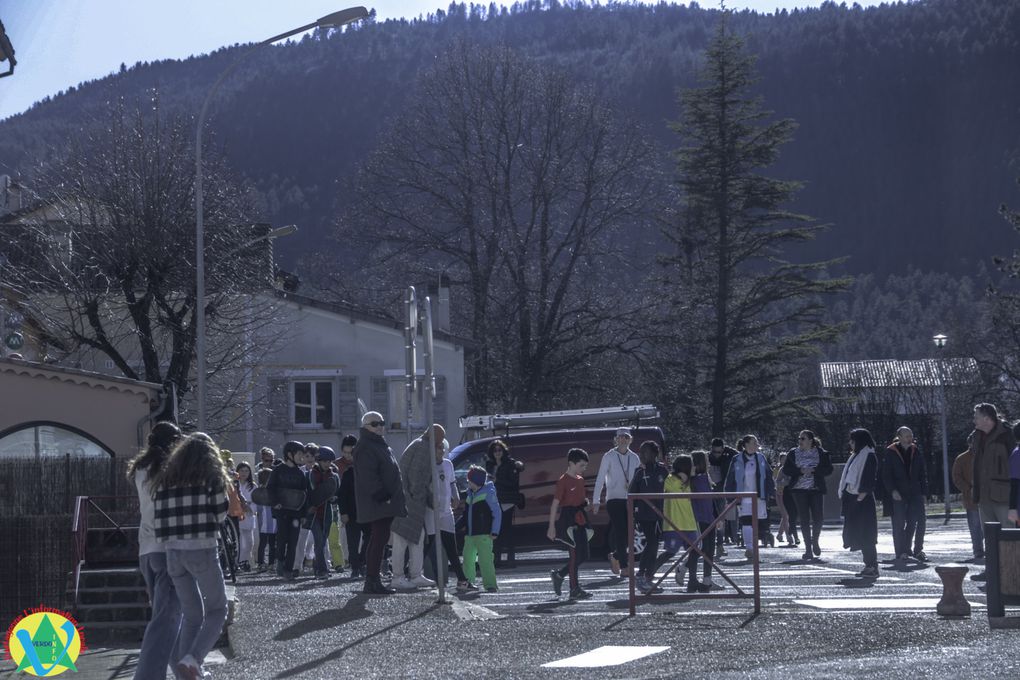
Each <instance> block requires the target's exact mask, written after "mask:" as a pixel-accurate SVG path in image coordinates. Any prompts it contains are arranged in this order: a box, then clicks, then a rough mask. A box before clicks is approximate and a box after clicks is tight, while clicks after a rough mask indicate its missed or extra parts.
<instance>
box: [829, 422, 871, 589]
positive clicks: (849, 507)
mask: <svg viewBox="0 0 1020 680" xmlns="http://www.w3.org/2000/svg"><path fill="white" fill-rule="evenodd" d="M850 451H851V453H850V459H849V460H847V462H846V465H845V466H843V474H842V475H841V476H840V478H839V491H838V495H839V498H840V503H841V507H842V513H843V547H844V548H847V549H848V550H850V551H851V552H854V551H857V550H860V551H861V557H862V558H863V560H864V569H863V570H862V571H861V572H860V573H858V574H857V575H858V576H860V577H862V578H866V579H875V578H878V550H877V548H876V546H877V544H878V514H877V510H876V507H875V487H876V481H877V479H878V474H879V468H878V455H877V454H876V453H875V440H874V438H872V436H871V433H870V432H868V431H867V430H865V429H863V428H859V429H856V430H853V431H852V432H850Z"/></svg>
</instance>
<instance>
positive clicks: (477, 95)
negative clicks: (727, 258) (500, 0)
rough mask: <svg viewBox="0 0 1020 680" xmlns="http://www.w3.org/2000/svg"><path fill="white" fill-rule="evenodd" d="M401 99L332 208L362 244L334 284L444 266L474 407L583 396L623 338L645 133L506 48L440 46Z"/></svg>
mask: <svg viewBox="0 0 1020 680" xmlns="http://www.w3.org/2000/svg"><path fill="white" fill-rule="evenodd" d="M407 111H408V113H406V114H405V115H403V116H401V117H400V118H399V119H398V120H397V122H396V124H395V125H394V126H393V128H392V130H391V132H390V134H389V136H388V137H387V138H386V140H385V141H384V143H383V144H382V146H381V148H379V149H378V150H377V152H376V153H375V154H374V155H373V157H372V158H371V159H370V161H369V162H368V163H367V164H366V166H365V167H364V168H363V170H362V173H361V175H360V178H359V185H358V187H357V199H356V202H355V205H354V206H353V208H352V210H351V212H350V214H348V215H347V216H346V217H345V218H344V219H343V220H342V221H341V224H340V232H339V233H340V237H341V240H343V241H355V242H359V243H361V244H362V247H363V248H365V249H366V250H367V251H368V252H369V253H370V254H369V256H368V257H367V258H366V259H365V260H364V261H363V262H362V263H361V266H362V269H361V270H360V271H353V272H348V279H347V282H348V283H349V282H350V281H351V280H352V279H361V280H367V278H365V277H372V275H371V274H366V272H367V271H374V272H376V273H378V272H379V270H380V269H382V270H385V271H387V272H388V273H390V274H395V275H396V276H395V277H394V276H390V277H389V278H390V280H391V281H392V280H393V278H400V277H403V283H405V284H406V283H407V282H409V281H410V282H413V281H420V280H427V279H430V278H434V277H436V276H437V275H438V274H440V273H445V274H446V275H447V276H448V277H449V278H450V279H451V281H452V284H453V287H454V295H455V296H456V297H455V299H456V300H459V301H462V302H463V303H464V307H465V309H466V313H465V314H464V316H463V321H462V324H461V325H460V326H459V328H458V330H461V331H462V332H463V333H464V334H466V335H467V336H468V337H469V338H471V339H473V340H474V341H475V343H476V350H475V351H474V352H473V353H472V355H471V357H470V358H469V361H470V364H469V400H470V402H471V403H472V405H473V407H474V408H476V409H482V410H490V409H493V410H498V409H530V408H542V407H550V406H553V405H556V404H559V403H567V402H570V403H575V404H576V403H578V400H581V401H585V400H587V401H591V400H592V399H595V400H598V398H599V397H598V396H593V394H592V393H591V392H590V391H587V389H589V388H591V387H597V386H596V385H593V384H588V383H587V381H586V380H585V378H586V376H587V374H588V372H589V369H590V368H591V367H592V365H593V364H594V363H595V362H596V361H597V360H598V359H600V358H604V357H606V356H607V355H608V356H612V355H613V354H614V353H618V352H627V351H629V350H630V349H631V348H632V347H633V345H634V344H635V343H636V342H637V339H638V335H637V333H636V331H635V330H634V326H633V324H632V323H631V322H630V319H629V317H628V312H629V310H631V309H633V307H634V306H635V303H636V300H635V298H636V297H637V296H635V295H634V294H633V288H632V286H631V285H630V284H631V281H632V278H633V277H632V274H630V273H629V272H630V271H632V268H633V265H629V264H628V262H627V260H628V257H629V256H630V254H631V253H630V250H628V246H627V245H626V241H625V239H624V236H625V234H624V232H625V230H627V229H628V228H635V227H636V226H637V225H638V223H639V222H640V221H641V220H643V219H645V212H646V210H647V207H648V203H649V200H650V197H651V193H652V192H651V186H652V181H651V176H652V175H651V173H650V172H649V169H648V164H649V159H650V155H651V150H650V147H649V146H648V145H647V144H646V143H645V142H644V140H643V139H642V137H641V135H640V133H639V131H638V130H636V129H635V128H634V126H632V125H629V124H627V123H625V122H623V121H619V120H616V119H614V117H613V116H612V115H611V114H610V112H609V111H608V109H607V108H606V106H604V105H603V104H602V103H601V102H600V101H599V99H598V97H596V96H595V95H594V94H593V93H592V92H591V91H590V90H589V89H586V88H583V87H579V86H577V85H575V84H574V83H572V82H570V81H569V80H568V79H567V77H566V76H565V75H563V74H560V73H558V72H555V71H552V70H549V69H547V68H543V67H540V66H539V65H537V64H535V63H532V62H529V61H527V60H524V59H522V58H520V57H518V56H517V55H516V54H515V53H514V52H513V51H511V50H510V49H507V48H479V47H472V46H468V45H465V44H461V45H458V46H456V47H455V48H453V49H452V50H451V51H450V52H448V53H447V54H444V55H443V56H441V57H440V58H439V59H438V61H437V63H436V65H435V66H434V67H433V68H432V69H431V70H430V71H429V72H428V73H426V74H425V75H424V76H423V77H422V79H421V83H420V89H419V91H418V93H417V96H416V97H415V98H414V100H413V101H412V103H411V104H410V105H409V106H408V109H407ZM383 278H385V277H383ZM372 280H373V281H376V280H377V277H372ZM596 394H597V393H596Z"/></svg>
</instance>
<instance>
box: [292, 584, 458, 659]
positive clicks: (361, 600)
mask: <svg viewBox="0 0 1020 680" xmlns="http://www.w3.org/2000/svg"><path fill="white" fill-rule="evenodd" d="M367 600H368V598H367V597H366V596H365V595H362V594H359V595H355V596H354V597H352V598H351V599H350V600H349V601H348V602H347V604H346V605H344V607H343V609H339V610H331V611H326V612H322V613H320V614H316V615H314V616H310V617H308V618H307V619H305V620H304V621H300V622H298V623H296V624H294V625H293V626H290V627H288V628H285V629H284V630H282V631H280V633H278V634H277V636H276V638H275V639H276V640H292V639H294V638H296V637H299V635H301V634H304V633H305V632H308V631H309V630H321V629H322V628H323V627H332V626H336V625H339V624H341V623H346V622H348V621H355V620H357V619H361V618H365V617H366V616H371V615H372V612H370V611H368V610H367V609H365V602H366V601H367ZM440 607H442V605H439V604H433V605H431V606H429V607H428V608H427V609H423V610H422V611H420V612H418V613H417V614H415V615H414V616H410V617H408V618H406V619H403V620H401V621H397V622H396V623H393V624H390V625H389V626H386V627H385V628H380V629H379V630H377V631H374V632H372V633H369V634H368V635H363V636H361V637H360V638H358V639H356V640H352V641H351V642H349V643H347V644H346V645H344V646H343V647H340V648H339V649H336V650H335V651H333V652H331V653H329V654H327V655H326V656H323V657H319V658H318V659H312V660H311V661H308V662H307V663H303V664H301V665H300V666H295V667H293V668H289V669H287V670H283V671H280V672H279V673H277V674H276V677H277V678H287V677H290V676H292V675H300V674H302V673H307V672H309V671H311V670H313V669H315V668H317V667H319V666H322V665H323V664H326V663H329V662H330V661H336V660H337V659H339V658H341V657H342V656H343V655H344V654H346V653H347V652H348V651H349V650H350V649H353V648H354V647H357V646H358V645H360V644H362V643H363V642H367V641H368V640H371V639H372V638H374V637H378V636H380V635H385V634H386V633H389V632H390V631H393V630H396V629H397V628H400V627H401V626H403V625H405V624H408V623H411V622H412V621H417V620H418V619H420V618H422V617H425V616H427V615H429V614H431V613H432V612H433V611H435V610H436V609H439V608H440ZM340 619H343V620H340ZM317 623H319V624H320V625H317ZM297 629H300V631H301V632H300V633H299V634H298V635H292V636H291V637H283V636H284V634H285V633H287V632H288V631H291V632H293V631H296V630H297Z"/></svg>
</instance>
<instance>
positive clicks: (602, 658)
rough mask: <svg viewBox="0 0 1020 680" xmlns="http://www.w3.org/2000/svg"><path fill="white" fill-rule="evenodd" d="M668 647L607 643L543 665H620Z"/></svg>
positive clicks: (587, 666)
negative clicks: (625, 645)
mask: <svg viewBox="0 0 1020 680" xmlns="http://www.w3.org/2000/svg"><path fill="white" fill-rule="evenodd" d="M667 649H669V647H636V646H635V647H631V646H627V647H624V646H615V645H607V646H605V647H598V648H596V649H593V650H591V651H590V652H585V653H584V654H578V655H577V656H570V657H567V658H566V659H560V660H559V661H552V662H550V663H545V664H542V667H543V668H601V667H604V666H619V665H621V664H625V663H629V662H631V661H636V660H638V659H643V658H644V657H646V656H651V655H652V654H658V653H659V652H664V651H666V650H667Z"/></svg>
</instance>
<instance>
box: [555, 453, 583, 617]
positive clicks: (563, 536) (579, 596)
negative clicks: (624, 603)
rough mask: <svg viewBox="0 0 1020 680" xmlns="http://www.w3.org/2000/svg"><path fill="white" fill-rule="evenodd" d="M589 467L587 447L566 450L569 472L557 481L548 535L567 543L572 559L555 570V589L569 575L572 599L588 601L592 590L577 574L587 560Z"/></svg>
mask: <svg viewBox="0 0 1020 680" xmlns="http://www.w3.org/2000/svg"><path fill="white" fill-rule="evenodd" d="M586 469H588V453H587V452H586V451H585V450H584V449H570V450H569V451H567V471H566V472H564V473H563V474H562V475H561V476H560V478H559V479H558V480H557V481H556V490H555V492H554V494H553V502H552V506H551V507H550V508H549V528H548V530H547V531H546V536H547V537H548V538H549V540H550V541H557V540H558V541H561V542H563V543H566V544H567V546H568V548H569V549H570V559H569V560H568V561H567V563H566V565H564V566H563V567H560V568H559V569H553V570H552V572H550V574H549V576H550V577H551V578H552V584H553V591H555V593H556V594H557V595H560V594H562V592H563V579H565V578H566V577H567V575H568V574H569V575H570V599H571V600H586V599H588V598H590V597H591V593H589V592H588V591H586V590H584V589H583V588H581V582H580V580H579V579H578V576H577V570H578V567H580V566H581V563H582V562H584V561H585V560H587V559H588V515H587V513H585V508H586V507H588V498H587V496H586V495H585V488H584V471H585V470H586Z"/></svg>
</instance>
